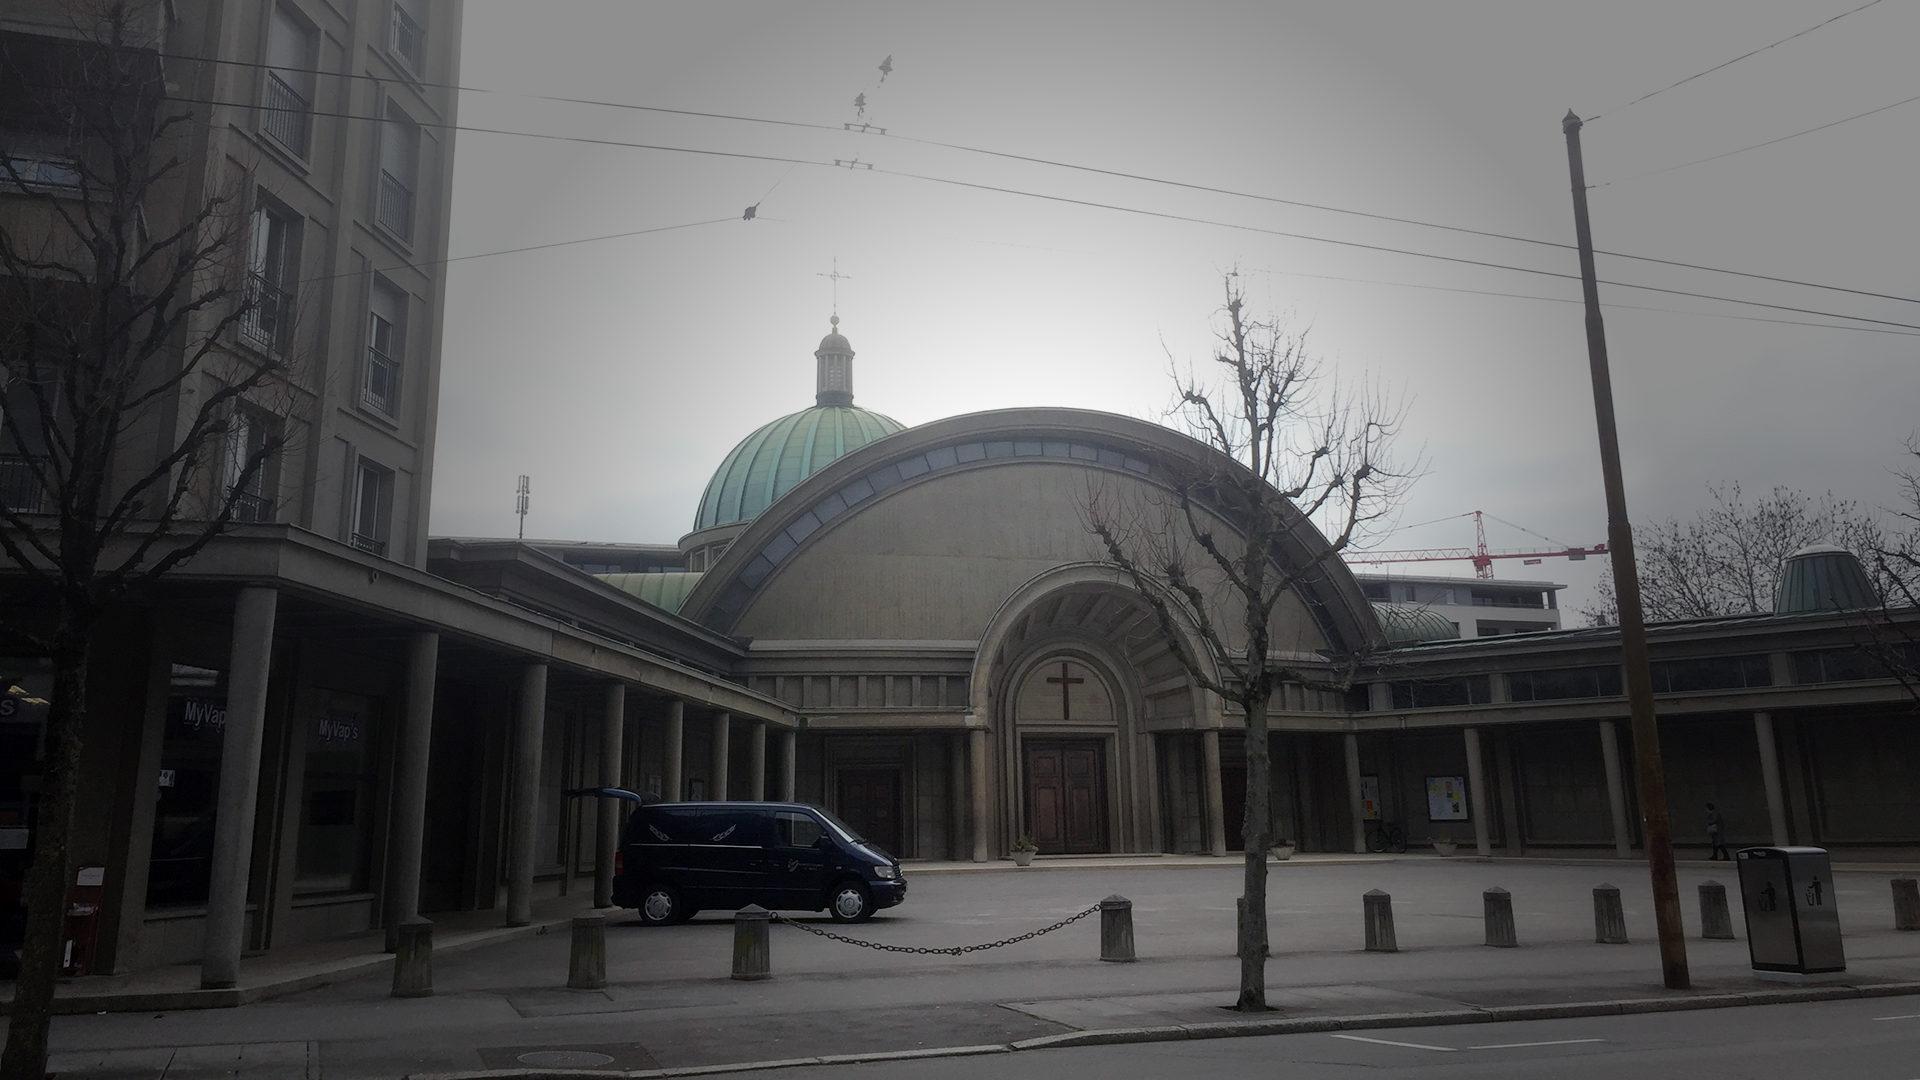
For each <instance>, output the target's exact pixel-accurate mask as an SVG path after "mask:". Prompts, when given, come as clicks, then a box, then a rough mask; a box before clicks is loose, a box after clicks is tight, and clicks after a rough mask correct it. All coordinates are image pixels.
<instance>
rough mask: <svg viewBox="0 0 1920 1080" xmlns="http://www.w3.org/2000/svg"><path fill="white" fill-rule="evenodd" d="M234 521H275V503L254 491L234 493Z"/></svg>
mask: <svg viewBox="0 0 1920 1080" xmlns="http://www.w3.org/2000/svg"><path fill="white" fill-rule="evenodd" d="M233 520H235V521H245V522H256V521H272V520H273V503H271V502H269V501H268V500H267V497H266V496H265V495H261V494H259V493H257V492H252V491H236V492H234V493H233Z"/></svg>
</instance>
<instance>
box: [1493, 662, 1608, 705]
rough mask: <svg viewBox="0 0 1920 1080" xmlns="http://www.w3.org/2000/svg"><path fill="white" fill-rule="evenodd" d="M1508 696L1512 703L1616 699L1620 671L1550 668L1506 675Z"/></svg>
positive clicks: (1603, 668) (1598, 668) (1592, 668)
mask: <svg viewBox="0 0 1920 1080" xmlns="http://www.w3.org/2000/svg"><path fill="white" fill-rule="evenodd" d="M1507 689H1508V690H1509V691H1510V692H1511V693H1510V695H1509V696H1511V697H1512V698H1513V700H1515V701H1560V700H1565V699H1567V698H1593V697H1618V696H1620V694H1621V692H1622V691H1621V689H1620V668H1619V667H1617V666H1615V665H1612V664H1609V665H1607V666H1605V667H1581V668H1550V669H1547V670H1544V671H1516V672H1514V673H1513V674H1511V675H1509V676H1507Z"/></svg>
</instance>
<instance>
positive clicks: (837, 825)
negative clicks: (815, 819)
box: [813, 806, 867, 844]
mask: <svg viewBox="0 0 1920 1080" xmlns="http://www.w3.org/2000/svg"><path fill="white" fill-rule="evenodd" d="M813 809H814V811H815V812H816V813H818V814H819V815H820V816H821V817H822V818H824V819H825V820H826V823H827V824H829V825H831V826H833V831H834V832H837V833H839V834H840V838H841V839H843V840H846V841H848V842H849V843H854V844H864V843H866V842H867V838H866V837H864V836H861V835H860V834H859V833H857V832H854V831H853V826H851V825H848V824H847V823H846V822H844V821H841V820H840V819H839V818H837V817H834V816H833V812H832V811H831V810H826V809H823V808H821V807H818V806H816V807H814V808H813Z"/></svg>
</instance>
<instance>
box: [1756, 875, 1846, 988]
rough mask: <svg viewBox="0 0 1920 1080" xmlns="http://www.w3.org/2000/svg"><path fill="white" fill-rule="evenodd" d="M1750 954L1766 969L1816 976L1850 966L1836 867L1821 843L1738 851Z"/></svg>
mask: <svg viewBox="0 0 1920 1080" xmlns="http://www.w3.org/2000/svg"><path fill="white" fill-rule="evenodd" d="M1734 860H1735V862H1736V863H1737V864H1738V865H1739V867H1740V906H1741V907H1742V908H1743V909H1745V911H1746V915H1747V954H1748V955H1749V956H1750V957H1752V959H1753V970H1755V971H1757V972H1761V973H1763V974H1764V973H1769V972H1772V973H1786V974H1791V975H1816V974H1821V973H1824V972H1832V971H1845V970H1847V957H1846V954H1845V952H1844V951H1843V950H1842V949H1841V946H1840V908H1839V905H1838V903H1837V898H1836V897H1835V896H1834V888H1833V867H1832V865H1831V864H1830V863H1829V862H1828V860H1827V850H1826V849H1825V848H1817V847H1750V848H1741V849H1740V850H1739V851H1737V852H1735V853H1734Z"/></svg>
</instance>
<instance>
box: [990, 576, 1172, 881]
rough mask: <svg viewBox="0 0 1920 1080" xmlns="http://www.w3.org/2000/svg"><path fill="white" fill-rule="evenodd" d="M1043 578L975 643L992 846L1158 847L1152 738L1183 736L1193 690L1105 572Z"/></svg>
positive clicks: (1135, 601)
mask: <svg viewBox="0 0 1920 1080" xmlns="http://www.w3.org/2000/svg"><path fill="white" fill-rule="evenodd" d="M1050 576H1051V577H1052V578H1053V580H1052V581H1047V580H1045V579H1039V580H1036V581H1035V582H1033V583H1031V584H1030V587H1029V590H1028V591H1027V592H1026V595H1024V596H1016V597H1014V598H1012V600H1011V601H1010V602H1009V604H1008V606H1007V607H1006V608H1005V609H1003V611H1002V612H1001V614H1000V615H999V616H998V617H997V619H996V621H997V623H998V626H997V627H996V628H995V629H994V631H993V632H992V633H991V634H990V635H989V637H988V642H987V646H988V648H987V651H986V652H985V656H986V657H988V658H990V662H989V667H988V669H987V670H988V673H989V674H988V678H989V682H988V686H989V687H990V689H989V695H990V696H989V698H988V700H989V701H990V702H991V706H990V707H991V712H990V714H989V715H990V717H991V720H990V723H991V726H992V729H993V731H994V741H995V744H996V746H995V753H994V755H993V756H994V768H995V773H996V774H997V782H996V784H995V788H996V790H997V792H998V795H999V800H1000V802H999V812H998V817H999V821H1000V823H1001V824H1002V828H1004V830H1005V831H1004V833H1002V835H1003V836H1004V839H1003V840H1001V841H999V842H1000V843H1001V844H1011V842H1012V841H1013V840H1014V839H1015V838H1017V837H1020V836H1023V835H1024V836H1030V837H1032V838H1033V840H1034V842H1035V844H1036V845H1037V846H1038V847H1039V849H1040V850H1041V852H1043V853H1049V854H1086V853H1096V852H1106V851H1163V850H1166V848H1165V846H1164V844H1165V840H1164V836H1165V815H1164V814H1163V812H1162V803H1163V795H1162V790H1163V788H1165V787H1166V786H1167V782H1168V781H1169V779H1170V778H1168V777H1164V776H1163V775H1162V773H1161V770H1162V767H1163V764H1164V761H1165V758H1164V756H1163V746H1165V745H1167V744H1170V743H1173V742H1177V741H1178V740H1179V738H1180V737H1181V736H1182V735H1183V734H1190V733H1191V731H1192V730H1193V728H1194V726H1195V720H1196V717H1195V703H1196V701H1197V700H1199V698H1198V695H1196V694H1195V693H1194V692H1193V686H1192V682H1191V680H1189V679H1188V678H1187V676H1186V672H1185V670H1184V669H1182V668H1181V667H1180V664H1179V661H1178V659H1177V658H1176V657H1175V656H1174V654H1173V651H1172V650H1171V649H1170V648H1168V647H1167V645H1166V643H1165V642H1164V641H1163V640H1162V638H1161V636H1160V634H1159V631H1158V627H1157V626H1156V624H1155V623H1154V619H1153V614H1152V612H1150V611H1149V610H1148V609H1147V606H1146V604H1145V603H1144V602H1142V601H1141V599H1140V597H1139V595H1138V594H1136V593H1135V592H1134V591H1133V590H1132V589H1131V588H1130V587H1129V586H1128V585H1127V584H1125V583H1123V582H1121V581H1117V580H1115V579H1114V577H1113V575H1112V572H1111V571H1110V570H1108V569H1106V568H1097V567H1073V568H1063V569H1062V570H1061V571H1056V572H1055V573H1054V574H1053V575H1050ZM1173 786H1174V789H1175V790H1184V787H1185V786H1187V785H1183V784H1174V785H1173ZM1001 850H1005V848H1004V847H1002V848H1001Z"/></svg>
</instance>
